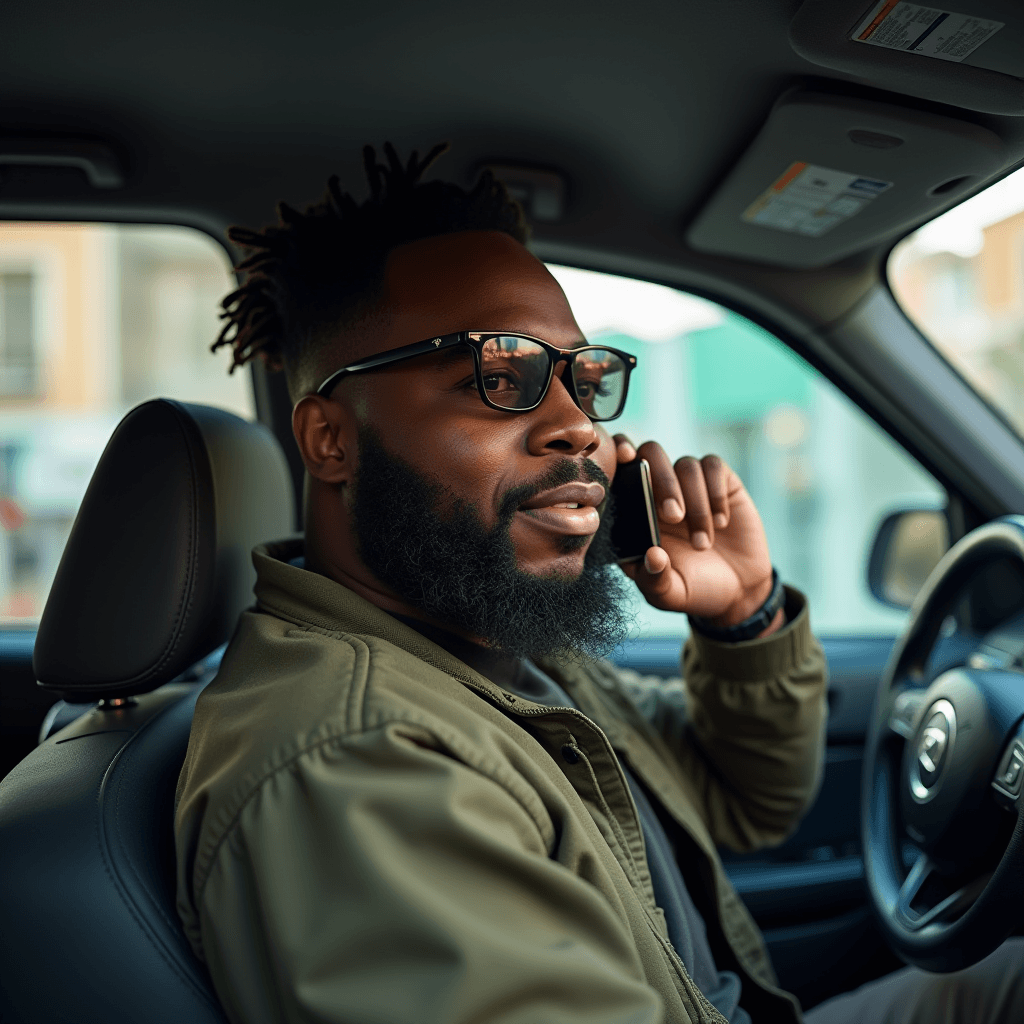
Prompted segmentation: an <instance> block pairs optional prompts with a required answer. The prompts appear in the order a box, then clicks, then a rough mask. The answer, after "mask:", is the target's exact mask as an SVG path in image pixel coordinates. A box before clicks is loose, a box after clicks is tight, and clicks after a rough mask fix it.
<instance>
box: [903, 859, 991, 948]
mask: <svg viewBox="0 0 1024 1024" xmlns="http://www.w3.org/2000/svg"><path fill="white" fill-rule="evenodd" d="M991 877H992V873H991V872H988V873H987V874H982V875H979V876H978V877H976V878H972V879H970V880H969V881H967V882H965V883H962V884H960V883H958V882H953V881H952V880H949V879H947V878H946V877H945V876H944V875H943V874H942V873H941V872H940V871H939V870H938V868H937V867H936V865H935V863H934V861H933V860H932V859H931V858H930V857H929V856H928V855H927V854H922V855H921V856H920V857H919V858H918V860H917V862H916V863H915V864H914V866H913V867H912V868H911V869H910V874H908V875H907V878H906V881H904V883H903V885H902V886H901V887H900V891H899V896H898V897H897V900H896V913H897V915H898V916H899V918H900V920H901V923H902V924H903V925H904V927H906V928H908V929H910V930H911V931H920V929H922V928H924V927H925V925H929V924H933V923H938V922H945V921H952V920H955V919H956V918H957V917H959V916H960V915H961V914H963V913H964V911H965V910H967V908H968V907H970V906H971V904H972V903H974V901H975V900H976V899H977V898H978V896H980V895H981V893H982V891H983V890H984V888H985V886H986V885H987V884H988V881H989V879H990V878H991ZM954 886H955V888H954ZM950 890H952V891H950Z"/></svg>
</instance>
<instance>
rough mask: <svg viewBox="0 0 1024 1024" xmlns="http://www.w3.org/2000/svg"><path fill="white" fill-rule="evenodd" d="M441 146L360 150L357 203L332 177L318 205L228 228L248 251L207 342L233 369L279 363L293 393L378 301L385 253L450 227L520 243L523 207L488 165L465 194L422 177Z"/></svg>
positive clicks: (306, 386)
mask: <svg viewBox="0 0 1024 1024" xmlns="http://www.w3.org/2000/svg"><path fill="white" fill-rule="evenodd" d="M447 149H448V145H447V143H441V144H440V145H437V146H435V147H434V148H433V149H432V150H430V152H429V153H428V154H427V155H426V156H425V157H424V158H423V159H422V160H420V159H419V156H418V154H417V153H415V152H413V153H412V155H411V156H410V157H409V160H408V161H407V162H406V163H404V164H403V163H402V161H401V160H400V159H399V157H398V153H397V152H396V151H395V148H394V146H392V145H391V144H390V143H386V144H385V146H384V155H385V158H386V160H387V163H386V164H381V163H378V162H377V154H376V152H375V151H374V149H373V147H372V146H366V147H364V149H363V164H364V166H365V168H366V177H367V180H368V182H369V186H370V194H369V197H368V198H367V199H366V200H365V201H364V202H363V203H361V204H358V203H356V201H355V200H354V199H353V198H352V196H351V195H349V194H348V193H347V192H343V191H342V189H341V184H340V182H339V180H338V177H337V175H335V176H333V177H332V178H330V180H329V181H328V182H327V192H326V194H325V195H324V197H323V199H321V200H320V202H318V203H314V204H313V205H312V206H309V207H308V208H307V209H306V210H305V212H302V213H300V212H299V211H298V210H295V209H293V208H292V207H291V206H288V205H287V204H286V203H279V204H278V207H277V213H278V218H279V221H280V222H279V223H278V224H277V225H275V226H272V227H266V228H263V229H262V230H261V231H252V230H250V229H249V228H243V227H232V228H229V229H228V233H227V234H228V238H229V239H231V241H232V242H234V243H235V244H236V245H238V246H240V247H241V248H242V249H245V250H249V251H250V255H249V256H248V257H247V258H246V259H244V260H243V261H242V262H241V263H239V264H238V266H237V267H235V269H236V270H237V271H240V272H242V271H244V272H245V274H246V280H245V284H243V285H242V286H241V287H240V288H238V289H237V290H235V291H233V292H231V294H230V295H228V296H226V297H225V298H224V300H223V301H222V302H221V306H222V307H223V310H224V311H223V313H221V319H223V320H226V321H227V323H226V324H225V325H224V329H223V330H222V331H221V332H220V335H219V336H218V338H217V340H216V341H215V342H214V343H213V346H212V350H213V351H216V350H217V349H218V348H220V347H221V346H222V345H230V346H231V348H232V351H233V359H232V363H231V371H230V372H234V370H235V368H236V367H238V366H244V365H245V364H246V363H248V362H250V361H251V360H252V359H254V358H259V359H262V360H263V361H264V362H265V363H266V364H267V366H268V367H269V368H271V369H277V370H279V369H283V370H284V371H285V373H286V376H287V380H288V388H289V391H290V393H291V396H292V399H293V400H297V399H298V398H300V397H301V396H302V395H303V394H306V393H308V392H309V391H311V390H312V389H313V388H314V387H315V386H316V384H317V383H318V381H317V380H316V379H315V375H316V373H317V372H318V365H319V364H320V363H322V362H323V354H324V351H325V350H326V349H328V348H336V347H337V344H338V332H339V330H344V329H345V328H346V327H351V326H354V325H356V324H358V323H360V322H361V321H363V320H364V319H366V318H368V317H370V316H371V315H372V314H373V313H374V311H375V309H376V307H377V306H378V304H379V300H380V297H381V292H382V287H383V281H384V269H385V264H386V261H387V257H388V254H389V253H390V252H391V251H392V250H393V249H394V248H396V247H397V246H400V245H403V244H405V243H407V242H415V241H418V240H419V239H421V238H431V237H433V236H436V235H445V234H450V233H453V232H456V231H472V230H477V231H503V232H505V233H506V234H509V235H511V236H512V237H513V238H515V239H516V240H517V241H519V242H524V243H525V242H526V240H527V238H528V236H529V229H528V227H527V226H526V222H525V220H524V217H523V211H522V208H521V207H520V205H519V204H518V203H517V202H516V201H515V200H514V199H512V198H511V197H510V196H509V194H508V191H507V190H506V188H505V186H504V185H503V184H502V183H501V182H500V181H498V180H497V179H495V177H494V175H493V174H492V173H491V172H490V171H489V170H485V171H483V172H482V173H481V175H480V177H479V179H478V180H477V182H476V184H475V185H474V187H473V188H472V189H470V190H468V191H467V190H466V189H463V188H460V187H459V186H458V185H454V184H451V183H450V182H443V181H430V182H425V183H424V182H422V181H421V178H422V177H423V174H424V172H425V171H426V170H427V168H429V167H430V166H431V165H432V164H433V163H434V161H435V160H436V159H437V158H438V157H439V156H441V154H442V153H444V152H446V151H447Z"/></svg>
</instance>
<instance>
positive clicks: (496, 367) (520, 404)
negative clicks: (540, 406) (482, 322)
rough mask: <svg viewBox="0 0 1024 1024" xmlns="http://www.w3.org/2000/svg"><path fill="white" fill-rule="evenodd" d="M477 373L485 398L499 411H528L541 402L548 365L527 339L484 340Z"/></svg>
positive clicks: (535, 345) (544, 354) (539, 351)
mask: <svg viewBox="0 0 1024 1024" xmlns="http://www.w3.org/2000/svg"><path fill="white" fill-rule="evenodd" d="M480 372H481V376H482V377H483V381H484V390H485V391H486V392H487V398H488V399H489V400H490V401H491V402H493V403H494V404H495V405H499V406H501V408H503V409H530V408H532V407H533V406H535V405H536V404H537V403H538V402H539V401H540V399H541V394H542V393H543V391H544V386H545V385H546V384H547V382H548V375H549V374H550V372H551V364H550V360H549V359H548V354H547V353H546V352H545V351H544V349H542V348H541V347H540V345H538V344H537V343H536V342H534V341H530V339H529V338H517V337H515V336H514V335H508V336H503V337H497V338H488V339H487V341H485V342H484V344H483V346H482V348H481V351H480Z"/></svg>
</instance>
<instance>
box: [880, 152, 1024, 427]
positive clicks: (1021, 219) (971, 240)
mask: <svg viewBox="0 0 1024 1024" xmlns="http://www.w3.org/2000/svg"><path fill="white" fill-rule="evenodd" d="M888 269H889V282H890V284H891V286H892V290H893V293H894V294H895V296H896V299H897V301H898V302H899V303H900V305H901V306H902V307H903V309H904V311H905V312H906V313H907V315H908V316H909V317H910V319H911V320H913V322H914V323H915V324H916V325H917V327H918V328H919V329H920V331H921V332H922V333H923V334H924V335H925V337H927V338H928V339H929V340H930V341H931V342H932V343H933V344H934V345H935V347H936V348H937V349H938V350H939V351H940V352H941V353H942V354H943V355H944V356H945V357H946V358H947V359H948V360H949V362H950V363H952V365H953V366H954V367H955V368H956V369H957V370H958V371H959V372H960V373H961V374H962V375H963V377H964V378H965V379H966V380H967V381H968V383H970V384H971V385H972V386H973V387H974V388H975V390H976V391H978V393H979V394H981V396H982V397H983V398H985V399H987V400H988V401H989V402H990V403H991V404H992V405H993V406H995V407H996V409H998V410H999V411H1000V412H1001V413H1002V414H1003V416H1004V417H1005V418H1006V419H1007V420H1008V421H1009V422H1010V424H1011V425H1012V426H1013V428H1014V429H1015V430H1016V431H1017V433H1018V434H1020V435H1021V436H1022V437H1024V170H1019V171H1016V172H1015V173H1014V174H1011V175H1009V177H1006V178H1004V179H1003V180H1002V181H1000V182H997V183H996V184H995V185H992V186H991V187H990V188H987V189H985V191H984V192H980V193H979V194H978V195H976V196H974V198H973V199H968V200H967V202H965V203H961V204H960V205H959V206H957V207H955V208H954V209H952V210H950V211H949V212H948V213H944V214H943V215H942V216H941V217H937V218H936V219H935V220H933V221H931V222H930V223H928V224H926V225H925V226H924V227H922V228H920V229H918V230H917V231H915V232H914V233H913V234H912V235H909V236H908V237H907V238H905V239H904V240H903V241H902V242H900V243H899V245H897V246H896V248H895V249H893V252H892V255H891V256H890V258H889V268H888Z"/></svg>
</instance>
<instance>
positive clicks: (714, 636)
mask: <svg viewBox="0 0 1024 1024" xmlns="http://www.w3.org/2000/svg"><path fill="white" fill-rule="evenodd" d="M785 603H786V588H785V587H784V586H783V585H782V580H781V579H780V578H779V574H778V572H777V571H776V570H775V569H772V591H771V593H770V594H769V595H768V600H767V601H765V603H764V604H763V605H761V607H760V608H758V609H757V611H756V612H754V614H753V615H751V616H750V617H749V618H746V619H744V620H743V621H742V622H737V623H736V625H735V626H726V627H725V628H722V627H721V626H714V625H712V624H711V622H710V621H709V620H708V619H702V618H699V617H698V616H696V615H689V616H687V618H689V620H690V628H691V629H693V630H694V632H696V633H700V635H701V636H706V637H707V638H708V639H709V640H718V641H720V642H721V643H733V644H735V643H740V642H741V641H743V640H753V639H754V638H755V637H758V636H760V635H761V634H762V633H763V632H764V631H765V630H766V629H767V628H768V627H769V626H770V625H771V624H772V623H773V622H774V621H775V616H776V615H778V614H779V609H780V608H781V607H782V606H783V605H784V604H785Z"/></svg>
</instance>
